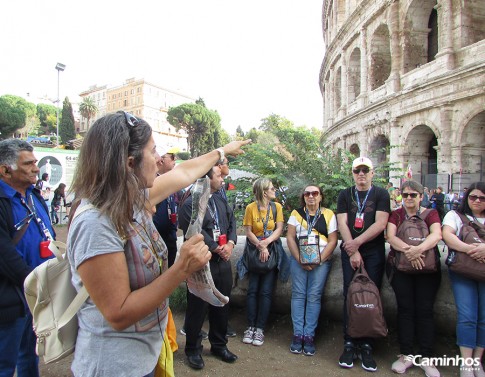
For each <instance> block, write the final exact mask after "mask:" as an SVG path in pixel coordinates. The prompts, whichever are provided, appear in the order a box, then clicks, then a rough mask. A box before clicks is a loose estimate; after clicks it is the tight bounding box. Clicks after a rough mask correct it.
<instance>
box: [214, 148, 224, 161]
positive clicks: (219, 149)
mask: <svg viewBox="0 0 485 377" xmlns="http://www.w3.org/2000/svg"><path fill="white" fill-rule="evenodd" d="M216 151H217V152H219V161H218V164H223V163H224V149H222V148H217V149H216Z"/></svg>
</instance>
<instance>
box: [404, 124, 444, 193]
mask: <svg viewBox="0 0 485 377" xmlns="http://www.w3.org/2000/svg"><path fill="white" fill-rule="evenodd" d="M405 145H406V147H407V151H408V156H407V162H408V163H409V164H410V165H411V166H412V169H413V179H414V180H416V181H418V182H421V183H422V184H423V185H424V186H426V187H429V188H434V187H436V186H437V180H438V179H437V174H438V152H437V146H438V139H437V138H436V135H435V134H434V132H433V130H432V129H431V128H429V127H428V126H427V125H425V124H420V125H418V126H416V127H414V128H413V129H412V130H411V132H409V134H408V136H407V138H406V141H405Z"/></svg>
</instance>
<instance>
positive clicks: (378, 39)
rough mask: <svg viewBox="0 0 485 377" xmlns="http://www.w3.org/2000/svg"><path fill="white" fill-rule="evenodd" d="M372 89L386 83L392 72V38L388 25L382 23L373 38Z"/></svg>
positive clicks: (371, 54)
mask: <svg viewBox="0 0 485 377" xmlns="http://www.w3.org/2000/svg"><path fill="white" fill-rule="evenodd" d="M370 59H371V62H370V77H371V90H374V89H377V88H378V87H380V86H382V85H384V83H385V82H386V80H387V78H388V77H389V75H390V74H391V40H390V36H389V28H388V27H387V25H385V24H382V25H380V26H379V27H378V28H377V29H376V31H375V32H374V35H373V36H372V40H371V49H370Z"/></svg>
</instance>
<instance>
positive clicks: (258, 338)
mask: <svg viewBox="0 0 485 377" xmlns="http://www.w3.org/2000/svg"><path fill="white" fill-rule="evenodd" d="M263 343H264V334H263V329H256V331H255V332H254V337H253V346H262V345H263Z"/></svg>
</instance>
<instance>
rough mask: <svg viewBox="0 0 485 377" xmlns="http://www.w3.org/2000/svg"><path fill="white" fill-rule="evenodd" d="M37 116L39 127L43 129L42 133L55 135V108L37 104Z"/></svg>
mask: <svg viewBox="0 0 485 377" xmlns="http://www.w3.org/2000/svg"><path fill="white" fill-rule="evenodd" d="M37 116H38V117H39V121H40V127H41V128H43V129H44V133H46V134H50V133H52V132H53V133H56V131H57V108H56V107H55V106H53V105H47V104H45V103H39V104H38V105H37Z"/></svg>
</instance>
